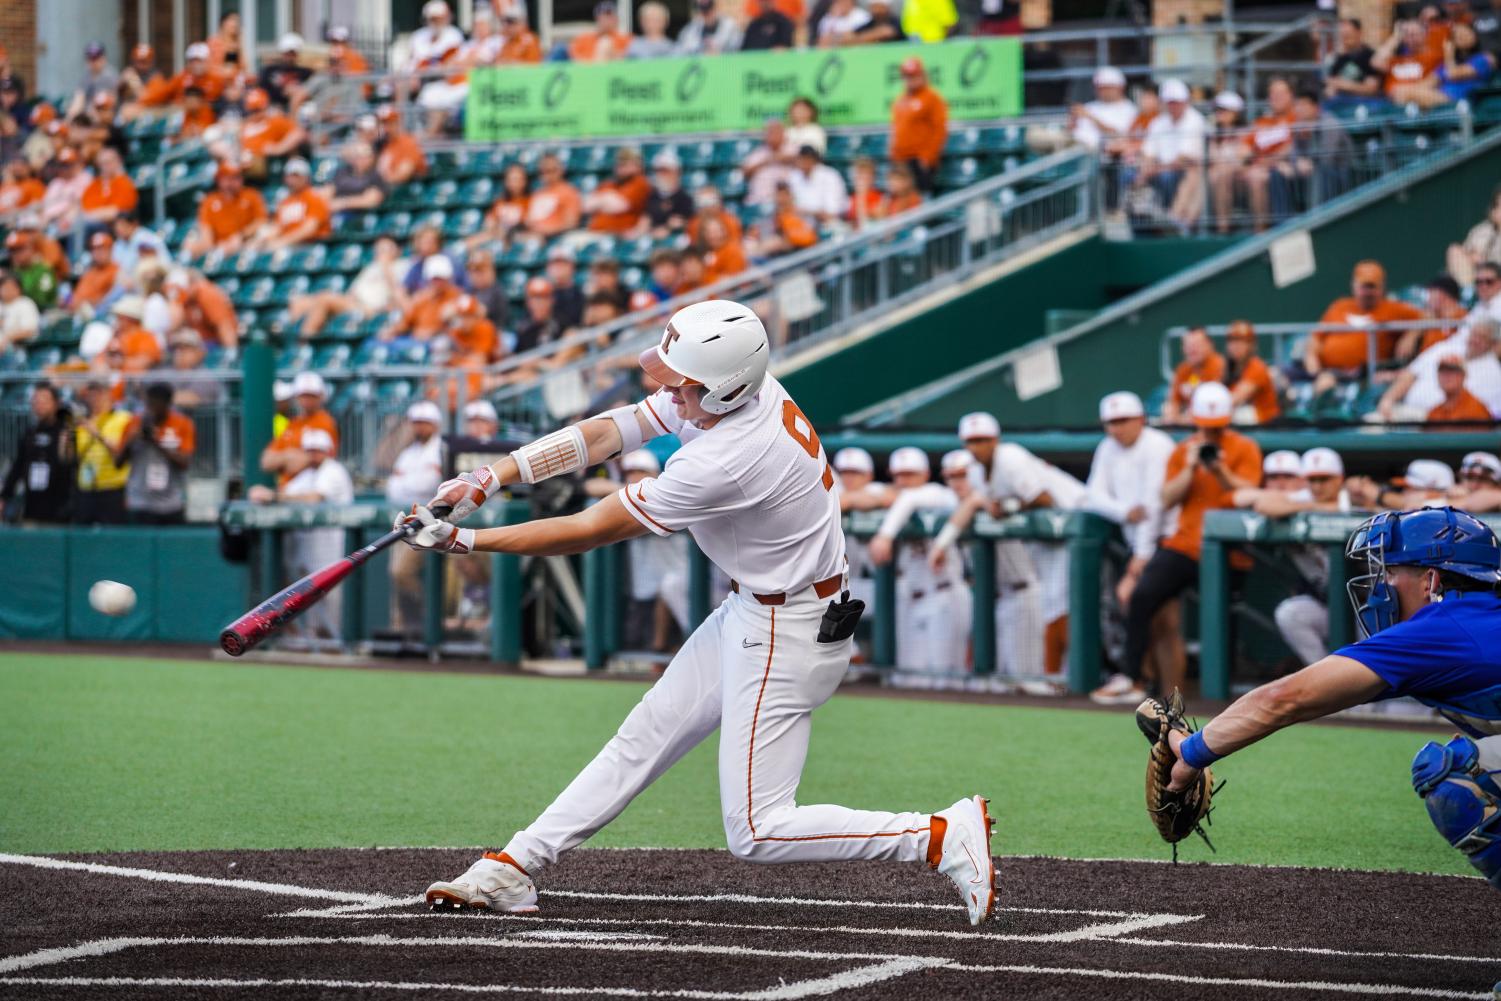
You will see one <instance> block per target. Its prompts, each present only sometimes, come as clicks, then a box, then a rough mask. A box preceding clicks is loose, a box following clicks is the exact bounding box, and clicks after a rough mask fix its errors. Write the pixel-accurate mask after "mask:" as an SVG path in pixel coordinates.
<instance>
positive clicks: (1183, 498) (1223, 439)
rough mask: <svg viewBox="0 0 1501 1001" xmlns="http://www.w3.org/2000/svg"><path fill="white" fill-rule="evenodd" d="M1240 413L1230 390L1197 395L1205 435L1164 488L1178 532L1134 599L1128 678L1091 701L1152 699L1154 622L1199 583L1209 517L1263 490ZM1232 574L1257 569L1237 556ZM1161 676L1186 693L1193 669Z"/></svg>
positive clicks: (1197, 420)
mask: <svg viewBox="0 0 1501 1001" xmlns="http://www.w3.org/2000/svg"><path fill="white" fill-rule="evenodd" d="M1233 410H1234V404H1233V403H1232V401H1231V398H1230V391H1229V390H1228V389H1227V388H1226V387H1225V386H1224V385H1223V384H1221V383H1218V382H1206V383H1203V384H1202V385H1200V386H1199V387H1198V388H1197V389H1196V390H1194V394H1193V397H1192V400H1191V401H1190V403H1189V414H1190V416H1191V418H1192V419H1193V422H1194V425H1195V427H1196V428H1197V430H1196V431H1195V432H1194V433H1193V434H1192V435H1190V436H1189V437H1187V438H1185V439H1184V440H1183V441H1182V442H1180V443H1179V444H1178V445H1177V446H1176V447H1175V448H1174V449H1173V454H1172V455H1171V456H1170V457H1169V459H1168V463H1167V470H1166V476H1167V479H1166V480H1165V481H1164V482H1163V485H1162V505H1163V508H1164V510H1167V509H1171V508H1174V507H1177V508H1178V526H1177V529H1176V530H1175V531H1174V532H1173V534H1172V535H1170V536H1169V537H1167V538H1166V539H1164V540H1163V542H1162V545H1161V546H1160V547H1158V549H1157V551H1156V552H1155V553H1153V555H1152V558H1151V559H1150V560H1149V561H1148V563H1147V565H1146V567H1145V568H1144V569H1143V570H1142V573H1141V578H1140V580H1139V581H1138V582H1137V584H1136V587H1135V589H1134V590H1133V591H1132V593H1131V601H1130V603H1129V605H1128V606H1127V609H1126V650H1125V654H1124V658H1123V661H1122V664H1121V673H1119V674H1116V675H1113V676H1112V677H1111V678H1110V679H1109V680H1108V681H1106V682H1105V684H1104V685H1102V686H1100V687H1099V688H1097V689H1096V690H1095V691H1094V692H1092V693H1091V694H1090V698H1091V699H1093V700H1094V701H1096V702H1100V703H1103V704H1106V705H1132V706H1134V705H1136V704H1137V703H1138V702H1140V700H1141V699H1142V698H1144V697H1145V695H1146V692H1145V690H1144V689H1143V687H1142V682H1141V678H1142V670H1141V669H1142V662H1143V659H1144V658H1145V656H1146V652H1147V648H1148V645H1149V644H1150V642H1151V638H1152V619H1153V617H1154V616H1155V615H1156V613H1157V611H1158V609H1160V608H1161V607H1162V606H1163V605H1164V604H1166V603H1167V602H1168V601H1170V600H1172V599H1173V598H1175V597H1177V596H1178V595H1180V594H1182V593H1183V591H1184V590H1185V589H1187V588H1189V587H1191V586H1193V585H1194V584H1195V583H1197V581H1198V577H1199V553H1200V550H1201V548H1202V545H1203V534H1204V514H1205V512H1206V511H1211V510H1215V509H1218V508H1228V507H1231V506H1232V504H1233V499H1234V494H1235V491H1236V490H1239V489H1242V488H1245V487H1255V486H1259V485H1260V478H1261V449H1260V448H1259V447H1258V446H1257V444H1256V442H1255V441H1253V440H1251V439H1250V438H1247V437H1245V436H1244V435H1241V434H1239V433H1238V432H1236V431H1232V430H1230V427H1229V425H1230V418H1231V414H1232V411H1233ZM1230 567H1231V571H1232V574H1239V573H1243V572H1244V571H1245V570H1247V569H1249V567H1250V558H1249V557H1247V556H1246V555H1245V554H1244V553H1238V552H1237V553H1232V554H1231V556H1230ZM1158 668H1159V674H1158V677H1157V687H1158V689H1159V690H1160V691H1161V692H1163V693H1164V694H1166V693H1168V692H1171V691H1172V690H1173V689H1174V688H1178V687H1181V684H1182V680H1183V678H1182V673H1183V670H1184V668H1185V664H1184V662H1183V661H1182V660H1181V659H1179V660H1177V661H1176V662H1175V663H1171V664H1159V665H1158Z"/></svg>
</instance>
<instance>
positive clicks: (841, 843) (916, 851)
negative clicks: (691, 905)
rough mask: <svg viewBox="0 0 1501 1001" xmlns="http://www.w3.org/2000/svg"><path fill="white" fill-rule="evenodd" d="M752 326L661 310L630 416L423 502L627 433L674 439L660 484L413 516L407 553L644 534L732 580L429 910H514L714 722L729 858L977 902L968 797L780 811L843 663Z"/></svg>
mask: <svg viewBox="0 0 1501 1001" xmlns="http://www.w3.org/2000/svg"><path fill="white" fill-rule="evenodd" d="M767 354H768V343H767V337H766V330H765V328H764V327H763V326H762V324H761V321H760V320H759V319H758V318H757V317H756V315H755V314H754V313H753V312H752V311H751V310H749V309H747V308H746V307H744V306H742V305H740V304H738V303H734V302H728V301H725V300H711V301H708V302H701V303H697V304H695V305H692V306H689V307H687V308H685V309H682V310H679V311H678V312H677V313H676V314H674V315H673V317H672V319H671V320H670V321H669V322H668V324H667V329H666V330H665V331H664V332H663V336H662V341H661V343H660V344H659V345H658V346H656V347H653V348H650V349H648V350H647V351H645V352H643V353H642V355H641V359H640V362H641V366H642V368H643V369H644V370H645V371H646V372H647V374H648V375H649V376H651V378H653V379H655V380H656V381H657V382H658V383H660V384H661V385H662V386H663V387H664V388H663V389H662V390H661V391H659V392H658V393H657V394H656V395H654V396H652V397H650V398H648V399H646V400H643V401H641V402H640V403H639V404H635V405H633V406H627V407H620V408H617V409H615V410H612V411H609V412H607V413H604V414H601V415H599V416H598V417H594V418H590V419H587V420H584V421H582V422H580V423H578V424H576V425H573V426H570V427H568V428H564V429H563V430H561V431H556V432H554V433H552V434H550V435H547V436H545V437H543V438H541V439H539V440H538V441H535V442H533V443H531V444H530V445H526V446H523V447H522V448H520V449H517V450H516V451H515V452H513V453H512V454H511V455H510V456H509V457H507V458H505V459H502V460H501V461H499V462H497V463H496V464H495V465H493V466H487V467H482V468H480V469H478V470H475V471H474V472H473V473H466V474H465V475H464V476H462V477H459V478H458V479H456V480H451V481H449V482H448V483H446V484H444V485H443V487H441V488H440V489H439V492H438V495H437V496H436V497H435V498H434V499H433V504H445V505H449V506H451V507H452V508H453V514H452V515H451V517H452V518H453V519H454V520H455V521H458V520H462V519H463V518H464V517H465V516H466V515H468V514H469V513H470V512H471V511H473V510H474V508H475V507H476V506H478V505H479V504H481V503H483V502H484V500H485V499H486V498H487V497H489V496H492V495H493V494H494V493H495V492H496V491H498V490H500V489H501V487H502V486H504V485H506V484H509V483H515V482H517V481H522V482H527V483H533V482H536V481H537V480H540V479H543V478H546V477H548V476H556V475H559V474H562V473H569V472H574V471H577V470H581V469H584V468H586V467H588V466H590V465H592V464H594V463H598V462H601V461H603V460H605V459H607V458H609V457H610V456H613V455H616V454H618V453H620V452H622V451H624V452H627V453H629V452H632V451H634V450H635V449H637V448H639V447H640V445H641V442H642V441H643V440H645V439H648V438H652V437H656V436H658V435H664V434H676V435H678V437H679V439H680V440H681V442H682V447H681V448H680V449H678V450H677V451H676V452H674V453H673V455H672V457H671V458H669V459H668V460H667V464H666V466H665V467H664V468H663V470H662V475H661V476H658V477H656V478H649V479H646V480H643V481H642V482H640V483H638V484H636V485H634V486H631V487H629V488H627V489H624V490H621V491H620V492H618V493H616V494H614V495H611V496H610V497H606V498H605V499H604V500H603V501H601V502H600V503H598V504H595V505H593V506H592V507H589V508H586V509H585V510H583V511H581V512H579V513H578V514H573V515H568V516H566V517H561V518H546V519H542V520H540V521H534V522H531V523H528V524H525V525H515V526H507V527H503V528H488V529H480V530H478V531H476V530H473V529H464V528H458V527H456V526H455V525H454V524H451V523H449V522H442V521H438V520H437V519H436V518H434V516H433V515H432V513H431V511H430V510H428V508H423V507H419V508H418V509H416V510H415V511H414V512H413V513H412V514H411V515H407V516H404V519H403V521H411V520H415V521H416V522H418V524H419V525H420V527H419V529H418V530H417V531H416V532H415V533H414V534H413V536H412V538H411V540H410V544H411V545H414V546H416V547H418V548H421V549H431V550H437V551H441V552H448V553H460V554H461V553H468V552H473V551H482V552H506V553H517V554H521V555H532V556H554V555H567V554H571V553H581V552H585V551H587V550H589V549H592V548H595V547H597V546H602V545H607V544H610V543H615V542H622V541H625V540H626V539H630V538H635V537H637V536H640V535H642V534H644V533H646V532H651V533H654V534H656V535H661V536H668V535H672V534H673V533H676V532H682V531H686V532H688V533H690V534H691V535H692V536H693V539H694V541H695V542H697V543H698V545H699V547H700V548H701V549H702V550H703V551H704V553H705V554H706V555H707V556H708V557H709V559H711V560H712V561H713V562H714V563H715V564H717V565H718V566H720V567H721V568H723V569H724V571H725V572H726V573H728V574H729V575H730V577H731V578H733V580H734V581H735V582H736V583H735V587H734V590H733V591H732V593H731V594H730V595H729V596H728V597H727V598H726V599H725V600H724V602H723V603H722V604H720V605H719V607H718V608H717V609H715V610H714V612H713V613H712V614H711V615H710V616H709V617H708V618H707V619H706V620H705V621H704V622H703V624H702V625H700V626H699V627H698V628H697V629H696V630H694V632H693V634H692V635H691V636H689V637H688V640H687V641H686V642H685V643H684V644H683V647H682V649H681V650H679V652H678V654H677V655H676V656H675V657H674V658H673V660H672V663H671V664H669V665H668V667H667V670H666V671H665V672H664V673H663V675H662V677H661V679H660V680H659V681H658V682H657V684H656V685H654V686H653V687H652V689H651V690H650V691H649V692H647V694H646V695H645V697H643V699H642V700H641V703H640V704H639V705H638V706H637V707H636V708H635V709H634V710H632V712H631V714H630V715H629V716H628V717H626V720H625V722H624V723H622V724H621V727H620V730H619V731H618V732H617V733H616V734H615V736H614V737H612V738H611V739H610V741H609V742H608V743H607V744H606V745H605V747H604V749H603V750H601V751H600V753H599V754H598V755H597V756H596V757H595V758H594V760H593V761H591V762H590V763H589V764H588V765H587V766H585V768H584V770H583V771H582V772H580V773H579V775H578V777H577V778H575V779H574V780H573V782H572V783H571V784H570V785H569V786H568V788H566V789H564V790H563V792H562V793H561V794H560V795H559V796H558V798H557V799H556V800H554V801H553V803H552V805H551V806H549V807H548V808H547V809H546V810H544V811H543V812H542V815H541V816H540V817H538V818H537V819H536V820H535V821H533V822H532V823H531V824H530V825H528V826H527V827H526V828H524V829H523V830H521V831H518V832H517V833H516V835H515V836H514V837H512V838H511V841H510V843H509V844H508V845H506V848H505V850H504V851H502V852H495V853H486V854H485V856H484V857H482V858H481V859H480V860H479V861H477V862H475V864H474V865H472V866H471V867H470V868H469V870H468V871H467V872H465V873H463V874H462V875H460V876H459V877H457V878H456V879H454V880H452V881H451V882H439V883H434V884H433V885H432V886H431V887H429V888H428V891H427V900H428V902H429V903H430V904H431V905H433V906H434V907H447V906H453V907H479V908H490V909H494V910H502V911H508V912H513V913H515V912H525V911H532V910H535V909H536V907H537V891H536V887H535V885H534V884H533V882H532V876H533V874H535V873H537V872H538V871H539V870H541V869H544V868H546V867H547V866H549V865H551V864H553V863H554V862H556V861H557V860H558V858H559V857H560V856H561V855H562V854H563V853H564V852H566V851H568V850H569V849H571V848H574V847H576V846H577V845H579V844H582V843H583V842H584V841H585V840H587V839H588V838H589V836H590V835H592V834H594V833H595V832H596V831H598V830H599V829H601V828H602V827H604V826H605V825H606V824H608V823H609V822H610V821H611V820H613V819H614V818H615V817H616V816H618V815H619V813H620V811H622V810H624V809H625V807H626V805H627V804H629V803H630V801H631V800H632V799H634V798H635V797H636V796H637V795H638V794H639V793H640V792H641V791H642V790H643V789H645V788H646V787H647V786H648V785H650V784H651V783H652V781H654V780H655V779H656V778H657V777H658V776H659V775H661V774H662V773H663V772H665V771H666V770H667V769H668V768H670V767H671V766H672V765H673V763H674V762H676V761H677V760H678V759H679V758H681V757H682V756H683V755H684V754H686V753H687V752H688V751H689V750H691V749H692V748H693V747H695V746H696V745H697V744H699V742H701V741H702V740H703V739H704V738H706V737H708V736H709V735H710V734H711V733H713V732H714V731H715V729H718V730H719V786H720V807H721V812H722V815H723V818H724V830H725V838H726V840H727V841H728V843H729V848H730V851H731V852H732V853H734V854H735V855H736V856H737V857H739V858H742V859H746V860H749V861H755V862H843V861H853V860H860V859H885V860H891V861H904V862H913V863H926V864H927V865H929V866H930V867H933V868H936V869H938V870H939V871H941V872H943V873H944V874H945V875H947V876H948V877H949V878H950V879H951V880H953V882H954V885H955V886H956V887H957V888H958V889H959V891H960V894H961V896H963V898H964V900H965V904H966V907H967V909H968V911H969V918H970V921H971V923H972V924H979V923H980V922H981V921H984V920H985V919H987V918H988V917H989V916H990V915H991V913H992V912H993V910H994V906H995V896H996V891H995V866H994V863H993V862H992V861H991V858H990V819H989V817H988V816H987V815H986V812H985V801H984V800H983V799H981V798H980V797H978V796H975V797H971V798H967V799H962V800H960V801H959V802H957V803H955V804H954V805H953V806H951V807H949V808H948V809H947V810H942V811H939V812H938V813H934V814H928V813H925V812H918V811H906V812H894V813H893V812H885V811H875V810H852V809H849V808H847V807H843V806H834V805H817V806H808V805H801V804H799V803H798V802H797V801H796V794H797V787H798V782H799V780H800V778H801V775H802V769H803V762H804V760H805V758H806V757H807V753H808V736H809V729H810V714H811V713H812V711H813V710H814V709H816V708H817V707H818V706H820V705H822V704H823V703H824V702H825V701H827V700H828V698H829V697H830V696H831V695H833V693H834V690H835V688H836V687H837V686H838V684H839V681H840V679H841V678H842V677H843V676H844V673H845V671H846V669H847V667H848V665H849V658H850V653H851V650H852V649H853V641H852V640H851V638H850V634H851V633H852V632H853V629H854V622H853V621H852V620H851V618H850V616H849V614H848V613H850V612H852V611H854V609H853V608H851V607H850V606H849V605H848V604H847V603H845V602H842V601H841V593H842V592H843V590H844V587H845V581H846V567H845V553H844V535H843V533H842V531H841V528H840V522H839V495H838V488H837V487H836V484H835V477H834V472H833V470H832V469H831V468H830V466H829V463H828V460H827V459H826V458H825V456H824V451H823V447H822V446H821V445H820V444H819V440H818V435H817V434H816V433H815V432H814V430H813V426H812V424H811V423H809V421H808V419H807V417H806V416H804V414H803V412H802V411H801V410H800V409H799V408H798V406H797V404H796V403H794V402H793V401H792V399H791V398H789V397H788V395H787V393H786V391H785V390H784V389H783V388H782V386H781V385H780V384H779V383H778V382H777V381H776V380H775V379H773V378H771V377H769V376H768V375H767V374H766V365H767Z"/></svg>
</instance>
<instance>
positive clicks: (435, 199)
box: [422, 177, 459, 209]
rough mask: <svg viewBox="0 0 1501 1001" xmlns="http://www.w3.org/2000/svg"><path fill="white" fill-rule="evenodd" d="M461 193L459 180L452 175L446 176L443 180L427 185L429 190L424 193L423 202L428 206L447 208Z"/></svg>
mask: <svg viewBox="0 0 1501 1001" xmlns="http://www.w3.org/2000/svg"><path fill="white" fill-rule="evenodd" d="M458 195H459V182H458V181H457V180H455V179H453V178H451V177H445V178H444V179H443V180H441V181H434V182H433V183H432V184H429V185H428V186H427V192H426V194H424V195H423V199H422V204H423V206H425V207H426V208H440V209H442V208H447V207H448V206H450V205H452V204H454V202H455V201H457V199H458Z"/></svg>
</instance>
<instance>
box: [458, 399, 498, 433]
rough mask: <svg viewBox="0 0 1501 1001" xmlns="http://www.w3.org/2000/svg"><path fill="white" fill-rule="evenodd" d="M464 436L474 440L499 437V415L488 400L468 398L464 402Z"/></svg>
mask: <svg viewBox="0 0 1501 1001" xmlns="http://www.w3.org/2000/svg"><path fill="white" fill-rule="evenodd" d="M464 437H466V438H473V439H474V440H475V441H493V440H494V439H496V438H498V437H500V415H499V414H498V413H496V412H495V404H493V403H491V402H490V401H489V400H470V401H469V402H468V403H466V404H464Z"/></svg>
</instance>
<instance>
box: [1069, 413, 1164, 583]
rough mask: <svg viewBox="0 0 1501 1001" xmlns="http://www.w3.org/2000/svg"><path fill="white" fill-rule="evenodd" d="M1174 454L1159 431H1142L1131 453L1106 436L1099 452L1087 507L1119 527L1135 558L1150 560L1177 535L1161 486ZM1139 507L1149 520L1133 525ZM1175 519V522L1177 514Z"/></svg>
mask: <svg viewBox="0 0 1501 1001" xmlns="http://www.w3.org/2000/svg"><path fill="white" fill-rule="evenodd" d="M1172 454H1173V439H1172V437H1171V436H1169V435H1168V434H1167V433H1166V432H1164V431H1159V430H1157V429H1156V428H1142V431H1141V437H1139V438H1137V439H1136V442H1135V444H1133V445H1132V446H1131V447H1130V448H1127V447H1126V446H1124V445H1122V444H1121V443H1120V442H1118V441H1116V440H1115V439H1114V438H1112V437H1110V436H1109V435H1106V436H1105V438H1104V440H1102V441H1101V442H1100V444H1099V446H1098V447H1096V448H1095V450H1094V460H1093V461H1092V462H1090V464H1089V483H1088V490H1089V499H1088V500H1087V501H1086V502H1085V506H1086V507H1087V508H1088V509H1089V510H1091V511H1094V512H1095V513H1096V514H1101V515H1104V516H1105V517H1106V518H1109V519H1110V520H1111V521H1114V522H1118V523H1119V524H1120V526H1121V532H1122V534H1124V535H1125V537H1126V542H1127V543H1128V544H1129V545H1130V547H1131V555H1132V556H1137V557H1140V558H1142V559H1146V558H1147V557H1149V556H1151V555H1152V553H1154V552H1155V551H1156V550H1157V540H1158V539H1160V538H1162V537H1163V536H1164V535H1168V534H1171V532H1172V528H1170V527H1168V526H1167V525H1165V524H1164V521H1163V512H1162V483H1163V480H1165V479H1166V478H1167V460H1168V456H1170V455H1172ZM1137 505H1140V506H1141V507H1143V508H1145V509H1146V512H1147V516H1146V517H1145V518H1143V519H1142V520H1141V521H1138V522H1137V523H1136V524H1134V525H1128V524H1127V523H1126V514H1127V512H1129V511H1130V510H1131V509H1132V508H1133V507H1136V506H1137ZM1171 518H1172V520H1173V521H1175V522H1176V520H1177V512H1176V511H1174V512H1173V514H1172V515H1171Z"/></svg>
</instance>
